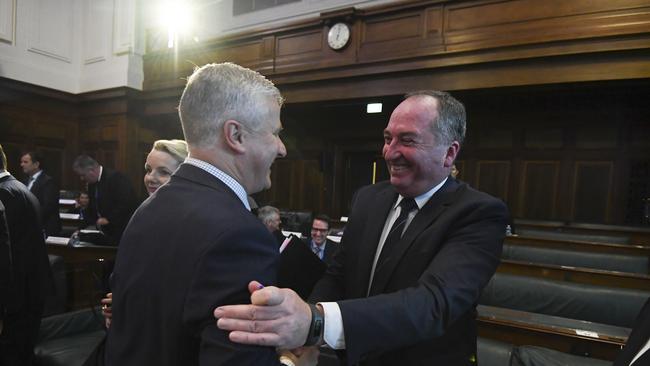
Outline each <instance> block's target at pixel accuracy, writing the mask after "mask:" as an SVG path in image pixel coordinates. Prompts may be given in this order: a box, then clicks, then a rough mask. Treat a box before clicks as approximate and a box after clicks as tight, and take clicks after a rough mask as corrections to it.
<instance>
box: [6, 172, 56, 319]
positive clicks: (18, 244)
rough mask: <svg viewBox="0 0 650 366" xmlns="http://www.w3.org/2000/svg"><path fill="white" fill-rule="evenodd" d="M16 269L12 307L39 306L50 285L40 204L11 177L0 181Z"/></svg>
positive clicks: (14, 271)
mask: <svg viewBox="0 0 650 366" xmlns="http://www.w3.org/2000/svg"><path fill="white" fill-rule="evenodd" d="M0 202H2V204H3V205H4V207H5V211H6V219H7V227H8V229H9V240H10V241H11V255H12V265H13V273H12V275H13V284H12V286H11V288H12V300H13V301H12V307H13V310H16V311H17V310H21V309H24V308H29V307H30V306H38V304H40V306H41V307H42V303H43V301H44V299H45V294H46V289H47V288H48V286H49V285H50V280H51V272H50V262H49V260H48V258H47V251H46V249H45V240H44V238H43V230H42V229H41V223H40V213H39V210H40V207H39V204H38V200H37V199H36V197H34V195H33V194H31V193H30V192H29V190H28V189H27V187H25V185H24V184H22V183H20V182H19V181H18V180H17V179H16V178H14V177H12V176H6V177H3V178H0Z"/></svg>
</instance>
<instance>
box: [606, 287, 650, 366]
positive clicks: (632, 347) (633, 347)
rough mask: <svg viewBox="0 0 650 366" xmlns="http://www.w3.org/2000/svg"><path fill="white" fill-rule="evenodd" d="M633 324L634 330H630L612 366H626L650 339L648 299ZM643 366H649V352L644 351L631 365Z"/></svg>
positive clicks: (649, 306) (649, 302)
mask: <svg viewBox="0 0 650 366" xmlns="http://www.w3.org/2000/svg"><path fill="white" fill-rule="evenodd" d="M634 324H635V325H634V329H632V333H631V334H630V337H629V338H628V339H627V342H626V343H625V347H623V350H622V351H621V353H619V354H618V357H616V360H615V361H614V364H613V365H612V366H628V365H629V364H630V362H631V361H632V359H633V358H634V357H635V356H636V354H637V353H639V351H640V350H641V347H643V346H645V344H646V342H647V341H648V339H650V299H648V301H646V303H645V305H643V308H642V309H641V312H640V313H639V316H638V317H637V319H636V321H635V322H634ZM643 365H650V350H648V351H646V352H645V353H644V354H643V355H641V357H639V358H638V359H637V360H636V361H634V363H633V364H632V366H643Z"/></svg>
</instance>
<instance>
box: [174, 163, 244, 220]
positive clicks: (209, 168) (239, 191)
mask: <svg viewBox="0 0 650 366" xmlns="http://www.w3.org/2000/svg"><path fill="white" fill-rule="evenodd" d="M185 163H187V164H190V165H193V166H195V167H197V168H199V169H203V170H205V171H206V172H208V173H210V174H211V175H212V176H214V177H215V178H217V179H219V180H220V181H222V182H223V184H225V185H226V186H228V188H230V189H231V190H232V191H233V192H235V194H236V195H237V197H238V198H239V200H240V201H241V202H242V203H243V204H244V207H246V209H247V210H248V211H250V210H251V207H250V206H249V205H248V195H247V194H246V190H245V189H244V187H243V186H242V185H241V184H239V182H237V180H235V178H233V177H231V176H230V175H228V174H227V173H225V172H223V171H222V170H221V169H219V168H217V167H216V166H214V165H212V164H210V163H208V162H205V161H203V160H199V159H195V158H189V157H188V158H185Z"/></svg>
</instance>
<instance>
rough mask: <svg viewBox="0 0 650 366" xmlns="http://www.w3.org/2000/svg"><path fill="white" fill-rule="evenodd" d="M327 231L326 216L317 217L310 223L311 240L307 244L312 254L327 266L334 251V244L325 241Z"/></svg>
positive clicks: (328, 221) (328, 219)
mask: <svg viewBox="0 0 650 366" xmlns="http://www.w3.org/2000/svg"><path fill="white" fill-rule="evenodd" d="M329 229H330V218H329V217H328V216H327V215H317V216H316V217H315V218H314V221H313V222H312V223H311V238H310V239H309V241H308V242H307V245H309V248H310V249H311V250H312V252H314V254H316V255H317V256H318V258H320V260H322V261H323V262H325V263H326V264H328V265H329V263H330V260H331V259H332V255H333V254H334V251H335V250H336V244H335V243H334V242H332V241H331V240H329V239H327V233H328V232H329Z"/></svg>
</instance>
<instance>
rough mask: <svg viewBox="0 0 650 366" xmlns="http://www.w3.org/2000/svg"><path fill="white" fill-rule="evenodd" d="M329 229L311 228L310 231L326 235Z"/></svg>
mask: <svg viewBox="0 0 650 366" xmlns="http://www.w3.org/2000/svg"><path fill="white" fill-rule="evenodd" d="M328 230H329V229H319V228H317V227H313V228H311V231H318V232H320V233H326V232H327V231H328Z"/></svg>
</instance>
